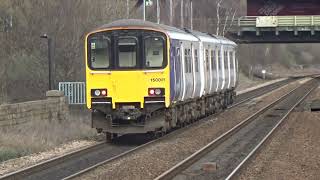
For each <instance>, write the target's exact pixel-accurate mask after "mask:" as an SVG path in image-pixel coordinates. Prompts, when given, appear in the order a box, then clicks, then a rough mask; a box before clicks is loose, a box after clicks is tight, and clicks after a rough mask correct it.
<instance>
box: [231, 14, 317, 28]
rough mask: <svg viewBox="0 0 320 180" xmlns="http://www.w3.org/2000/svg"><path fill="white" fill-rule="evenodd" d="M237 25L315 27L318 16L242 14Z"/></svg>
mask: <svg viewBox="0 0 320 180" xmlns="http://www.w3.org/2000/svg"><path fill="white" fill-rule="evenodd" d="M237 25H238V27H316V26H320V16H243V17H240V18H239V19H238V23H237Z"/></svg>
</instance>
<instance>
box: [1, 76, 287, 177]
mask: <svg viewBox="0 0 320 180" xmlns="http://www.w3.org/2000/svg"><path fill="white" fill-rule="evenodd" d="M291 82H292V81H290V80H289V79H286V80H283V81H279V82H276V83H273V84H270V85H267V86H263V87H260V88H257V89H254V90H252V91H248V92H245V93H243V94H241V95H238V96H239V97H241V96H249V97H248V98H245V99H244V100H241V101H240V102H237V103H236V104H235V105H232V106H231V107H228V108H229V109H231V108H234V107H236V106H238V105H240V104H243V103H245V102H247V101H250V100H251V99H254V98H257V97H259V96H261V95H263V94H264V93H265V91H266V90H265V89H268V90H269V91H273V90H275V89H278V88H280V87H282V86H284V85H286V84H289V83H291ZM272 86H273V87H272ZM270 87H271V88H270ZM259 91H260V92H259ZM257 92H258V93H257ZM248 94H249V95H248ZM251 94H253V95H251ZM218 114H219V113H217V114H214V115H211V116H208V117H205V118H203V119H201V120H199V121H197V122H195V123H193V124H190V125H188V126H186V127H185V128H181V129H179V130H176V131H174V132H173V133H170V134H168V135H170V136H171V135H175V134H177V133H180V131H182V130H186V129H187V128H189V127H191V126H195V125H197V124H199V123H200V122H203V121H205V120H206V119H208V118H212V116H216V115H218ZM168 135H167V136H168ZM167 136H164V137H167ZM164 137H162V138H159V139H156V140H153V141H150V142H148V143H145V144H143V145H141V146H138V147H136V148H133V149H131V150H129V151H126V152H124V153H121V154H119V155H116V156H114V157H112V158H110V159H107V160H105V161H102V162H100V163H98V164H96V165H94V166H91V167H88V168H86V169H83V170H81V171H79V172H77V173H75V174H72V175H70V176H68V177H65V178H64V179H72V178H75V177H78V176H80V175H82V174H84V173H86V172H88V171H91V170H93V169H95V168H97V167H99V166H101V165H103V164H106V163H109V162H112V161H114V160H116V159H118V158H121V157H124V156H125V155H129V154H131V153H133V152H135V151H137V150H139V149H142V148H144V147H146V146H148V145H150V144H153V143H156V142H158V141H160V140H162V139H163V138H164ZM105 145H106V144H105V143H99V144H97V145H93V146H90V147H86V148H82V149H80V150H77V151H73V152H70V153H68V154H66V155H63V156H58V157H56V158H53V159H49V160H47V161H44V162H41V163H38V164H36V165H33V166H30V167H27V168H24V169H21V170H19V171H15V172H12V173H9V174H6V175H4V176H0V180H5V179H24V177H26V176H28V175H32V174H34V173H38V172H40V171H44V170H46V169H49V168H51V167H54V166H57V165H58V164H60V163H63V162H64V161H66V160H68V159H72V158H78V157H81V156H82V155H84V154H88V153H91V152H94V151H97V150H99V149H100V148H103V146H105Z"/></svg>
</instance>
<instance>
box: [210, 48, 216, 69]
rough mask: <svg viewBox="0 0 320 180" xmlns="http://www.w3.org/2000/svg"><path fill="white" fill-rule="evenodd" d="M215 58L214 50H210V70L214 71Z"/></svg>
mask: <svg viewBox="0 0 320 180" xmlns="http://www.w3.org/2000/svg"><path fill="white" fill-rule="evenodd" d="M215 60H216V56H215V53H214V50H211V69H212V70H214V67H215Z"/></svg>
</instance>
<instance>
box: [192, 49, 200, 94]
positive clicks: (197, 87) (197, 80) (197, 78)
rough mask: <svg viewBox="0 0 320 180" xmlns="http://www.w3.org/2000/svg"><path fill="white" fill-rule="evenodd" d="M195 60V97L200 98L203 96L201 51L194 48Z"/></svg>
mask: <svg viewBox="0 0 320 180" xmlns="http://www.w3.org/2000/svg"><path fill="white" fill-rule="evenodd" d="M193 60H194V67H193V71H194V74H195V80H194V84H193V87H194V92H193V97H200V96H201V93H200V91H201V74H200V61H199V50H198V47H196V46H195V47H194V48H193Z"/></svg>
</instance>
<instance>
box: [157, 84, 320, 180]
mask: <svg viewBox="0 0 320 180" xmlns="http://www.w3.org/2000/svg"><path fill="white" fill-rule="evenodd" d="M318 86H319V80H318V79H313V80H310V81H309V82H307V83H305V84H302V85H300V86H299V87H297V88H295V89H293V90H292V91H290V92H289V93H287V94H285V95H283V96H282V97H280V98H279V99H277V100H276V101H274V102H272V103H270V104H268V105H267V106H265V107H264V108H263V109H261V110H260V111H258V112H257V113H255V114H253V115H252V116H250V117H249V118H247V119H245V120H244V121H242V122H241V123H239V124H238V125H236V126H235V127H234V128H232V129H231V130H229V131H228V132H226V133H224V134H223V135H221V136H220V137H218V138H217V139H215V140H214V141H212V142H211V143H209V144H208V145H207V146H205V147H203V148H202V149H200V150H199V151H197V152H196V153H194V154H192V155H191V156H189V157H188V158H186V159H184V160H183V161H181V162H180V163H178V164H177V165H176V166H174V167H172V168H171V169H169V170H168V171H166V172H164V173H163V174H161V175H160V176H158V177H157V178H156V180H167V179H227V180H229V179H232V178H233V177H235V176H236V175H237V174H238V173H239V172H240V171H241V169H242V168H243V167H245V166H246V165H247V163H248V161H249V160H250V159H251V158H252V157H253V156H254V155H255V154H256V153H257V152H258V150H259V149H260V148H261V147H262V146H263V144H264V143H265V142H266V141H267V140H268V139H269V138H270V137H271V136H272V134H273V132H275V131H276V130H277V128H278V127H279V126H280V125H281V123H283V121H284V120H285V119H286V118H287V116H288V115H289V114H290V113H291V112H292V111H293V110H294V109H295V107H296V106H298V105H299V104H300V103H301V102H302V101H303V100H304V99H305V98H306V97H307V96H308V95H309V94H310V93H311V92H312V91H313V90H314V89H315V88H316V87H318ZM208 161H210V162H208ZM203 163H213V164H215V165H216V167H217V169H216V170H214V171H213V172H199V170H200V169H201V165H202V164H203Z"/></svg>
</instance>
